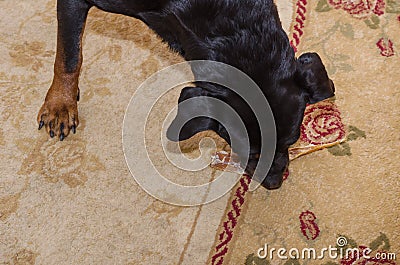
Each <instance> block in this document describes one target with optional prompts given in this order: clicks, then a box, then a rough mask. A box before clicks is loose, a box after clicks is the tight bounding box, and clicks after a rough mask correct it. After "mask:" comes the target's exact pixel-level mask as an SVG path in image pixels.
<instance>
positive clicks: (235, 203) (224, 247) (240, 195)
mask: <svg viewBox="0 0 400 265" xmlns="http://www.w3.org/2000/svg"><path fill="white" fill-rule="evenodd" d="M306 6H307V0H298V1H297V2H296V17H295V18H294V20H295V24H294V26H293V34H292V40H291V41H290V44H291V46H292V48H293V49H294V51H295V52H297V47H298V45H299V44H300V39H301V36H303V33H304V32H303V30H302V29H303V28H304V26H305V20H306V12H307V8H306ZM288 176H289V171H287V172H286V173H285V175H284V179H285V180H286V179H287V178H288ZM250 182H251V178H250V177H249V176H248V175H243V176H242V178H241V179H240V182H239V183H240V185H239V187H238V188H237V190H236V192H235V196H234V197H233V200H232V202H231V206H232V208H233V209H232V210H231V211H229V212H228V214H227V216H226V217H225V220H226V221H224V222H223V228H224V230H223V231H222V232H221V233H220V234H219V236H218V241H217V245H216V247H215V254H214V255H213V256H212V257H211V264H212V265H222V264H223V263H224V258H225V255H226V254H227V253H228V246H229V243H230V242H231V241H232V238H233V233H234V228H235V227H236V224H237V221H238V218H239V216H240V214H241V210H242V207H243V204H244V202H245V199H244V197H245V195H246V193H247V192H248V190H249V185H250Z"/></svg>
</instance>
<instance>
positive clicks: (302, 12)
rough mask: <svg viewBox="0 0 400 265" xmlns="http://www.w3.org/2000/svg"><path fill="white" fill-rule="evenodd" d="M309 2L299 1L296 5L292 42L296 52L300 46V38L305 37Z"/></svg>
mask: <svg viewBox="0 0 400 265" xmlns="http://www.w3.org/2000/svg"><path fill="white" fill-rule="evenodd" d="M306 6H307V0H299V1H297V3H296V17H295V19H294V20H295V24H294V26H293V34H292V40H291V41H290V44H291V45H292V47H293V49H294V51H295V52H297V47H298V46H299V44H300V38H301V36H303V33H304V32H303V28H304V25H305V20H306V13H307V8H306Z"/></svg>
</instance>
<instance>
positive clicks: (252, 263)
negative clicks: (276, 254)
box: [244, 253, 271, 265]
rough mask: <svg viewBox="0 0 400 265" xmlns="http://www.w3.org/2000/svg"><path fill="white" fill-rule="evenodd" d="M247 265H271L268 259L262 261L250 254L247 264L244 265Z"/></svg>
mask: <svg viewBox="0 0 400 265" xmlns="http://www.w3.org/2000/svg"><path fill="white" fill-rule="evenodd" d="M244 264H245V265H271V263H269V261H268V260H266V259H260V258H259V257H257V256H256V255H254V253H253V254H250V255H248V256H247V258H246V262H245V263H244Z"/></svg>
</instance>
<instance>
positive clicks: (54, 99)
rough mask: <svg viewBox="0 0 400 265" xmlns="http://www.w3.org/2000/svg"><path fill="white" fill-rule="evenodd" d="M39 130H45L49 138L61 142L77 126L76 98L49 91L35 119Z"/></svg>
mask: <svg viewBox="0 0 400 265" xmlns="http://www.w3.org/2000/svg"><path fill="white" fill-rule="evenodd" d="M37 120H38V123H39V130H40V129H42V128H43V127H45V128H46V131H47V133H48V134H49V135H50V137H51V138H53V137H55V136H57V137H58V138H59V139H60V141H63V140H64V139H65V137H67V136H68V135H69V133H70V131H72V132H73V133H75V132H76V128H77V127H78V125H79V119H78V104H77V96H71V95H69V94H63V93H59V92H57V91H53V90H52V89H50V90H49V92H48V93H47V96H46V99H45V101H44V103H43V105H42V107H41V109H40V111H39V114H38V117H37Z"/></svg>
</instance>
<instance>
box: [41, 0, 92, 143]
mask: <svg viewBox="0 0 400 265" xmlns="http://www.w3.org/2000/svg"><path fill="white" fill-rule="evenodd" d="M90 7H91V5H90V4H88V3H87V2H86V1H85V0H58V1H57V19H58V33H57V54H56V60H55V63H54V78H53V83H52V84H51V86H50V89H49V90H48V92H47V95H46V98H45V101H44V103H43V106H42V107H41V109H40V111H39V114H38V118H37V120H38V123H39V130H40V129H41V128H42V127H45V128H46V130H47V132H48V133H49V135H50V137H54V136H57V137H59V139H60V140H61V141H62V140H64V138H65V137H66V136H68V134H69V132H70V130H72V131H73V132H74V133H75V131H76V127H77V126H78V124H79V120H78V107H77V101H78V100H79V88H78V78H79V71H80V68H81V64H82V34H83V30H84V27H85V22H86V17H87V14H88V12H89V9H90Z"/></svg>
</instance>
